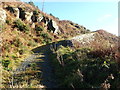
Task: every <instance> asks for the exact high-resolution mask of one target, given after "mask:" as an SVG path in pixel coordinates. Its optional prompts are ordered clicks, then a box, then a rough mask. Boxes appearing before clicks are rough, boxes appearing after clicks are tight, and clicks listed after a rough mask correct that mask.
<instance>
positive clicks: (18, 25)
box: [13, 19, 30, 32]
mask: <svg viewBox="0 0 120 90" xmlns="http://www.w3.org/2000/svg"><path fill="white" fill-rule="evenodd" d="M13 23H14V27H16V28H18V29H19V30H20V31H25V32H26V31H29V30H30V28H29V27H28V26H27V25H26V24H25V23H24V22H23V21H21V20H20V19H18V20H15V21H14V22H13Z"/></svg>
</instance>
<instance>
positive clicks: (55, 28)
mask: <svg viewBox="0 0 120 90" xmlns="http://www.w3.org/2000/svg"><path fill="white" fill-rule="evenodd" d="M47 26H48V30H51V31H52V32H53V33H54V34H58V32H59V31H60V30H59V27H58V25H57V23H56V22H55V21H53V20H52V19H51V20H50V21H48V24H47Z"/></svg>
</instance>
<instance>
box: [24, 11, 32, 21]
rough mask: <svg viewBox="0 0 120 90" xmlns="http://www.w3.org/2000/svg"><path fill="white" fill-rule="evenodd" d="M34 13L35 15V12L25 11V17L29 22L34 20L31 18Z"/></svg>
mask: <svg viewBox="0 0 120 90" xmlns="http://www.w3.org/2000/svg"><path fill="white" fill-rule="evenodd" d="M32 15H33V12H25V19H26V20H27V21H29V22H32V19H31V17H32Z"/></svg>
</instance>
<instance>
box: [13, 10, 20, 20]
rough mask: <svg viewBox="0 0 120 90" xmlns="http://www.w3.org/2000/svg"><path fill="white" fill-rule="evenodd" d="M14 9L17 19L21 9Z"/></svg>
mask: <svg viewBox="0 0 120 90" xmlns="http://www.w3.org/2000/svg"><path fill="white" fill-rule="evenodd" d="M13 10H14V15H15V16H16V19H19V15H20V11H19V9H18V8H13Z"/></svg>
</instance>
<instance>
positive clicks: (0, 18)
mask: <svg viewBox="0 0 120 90" xmlns="http://www.w3.org/2000/svg"><path fill="white" fill-rule="evenodd" d="M6 17H7V16H6V11H5V10H3V9H1V8H0V23H5V22H6Z"/></svg>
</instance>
